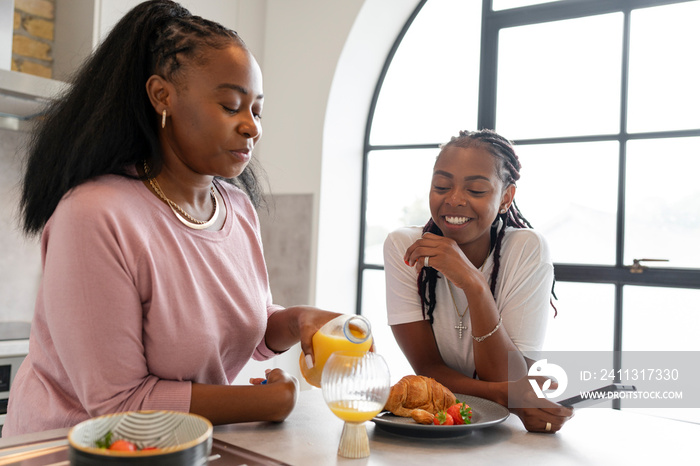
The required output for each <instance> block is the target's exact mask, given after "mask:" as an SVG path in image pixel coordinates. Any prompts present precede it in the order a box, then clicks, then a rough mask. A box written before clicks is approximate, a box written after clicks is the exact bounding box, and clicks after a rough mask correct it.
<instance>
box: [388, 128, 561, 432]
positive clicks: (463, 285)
mask: <svg viewBox="0 0 700 466" xmlns="http://www.w3.org/2000/svg"><path fill="white" fill-rule="evenodd" d="M519 169H520V162H519V161H518V158H517V156H516V154H515V152H514V150H513V147H512V145H511V144H510V142H509V141H508V140H506V139H504V138H503V137H501V136H499V135H498V134H496V133H495V132H493V131H489V130H482V131H478V132H467V131H462V132H460V135H459V137H455V138H452V140H451V141H450V142H448V143H447V144H445V145H444V146H443V147H442V149H441V151H440V154H439V155H438V157H437V160H436V162H435V166H434V169H433V178H432V182H431V189H430V212H431V219H430V220H429V221H428V223H427V224H426V225H425V227H406V228H402V229H399V230H397V231H394V232H392V233H391V234H390V235H389V237H388V238H387V240H386V242H385V244H384V264H385V271H386V281H387V309H388V316H389V325H391V329H392V331H393V333H394V336H395V338H396V341H397V342H398V344H399V346H400V347H401V350H402V351H403V353H404V354H405V355H406V357H407V359H408V361H409V362H410V363H411V366H412V367H413V369H414V370H415V371H416V373H417V374H420V375H425V376H428V377H432V378H434V379H436V380H437V381H439V382H441V383H442V384H443V385H445V386H447V387H448V388H450V389H451V390H452V391H453V392H456V393H463V394H470V395H474V396H479V397H482V398H487V399H490V400H493V401H495V402H497V403H500V404H502V405H504V406H508V405H509V396H510V397H511V398H510V400H511V402H512V401H515V403H511V404H513V405H517V406H532V407H527V408H513V409H511V410H512V411H513V412H514V413H515V414H517V415H518V416H519V417H520V418H521V420H522V422H523V424H524V425H525V427H526V428H527V429H528V430H530V431H536V432H556V431H558V430H559V429H560V428H561V427H562V425H563V424H564V423H565V422H566V421H567V420H568V419H569V418H570V417H571V416H572V414H573V412H572V410H571V409H569V408H564V407H561V406H559V405H557V404H555V403H551V402H549V401H547V400H537V399H536V398H534V399H533V397H535V394H534V392H533V391H532V388H531V387H530V385H529V383H528V381H527V380H526V378H525V376H526V374H527V368H528V359H527V358H526V354H528V353H535V352H537V351H539V350H540V349H541V346H542V343H543V341H544V336H545V332H546V329H547V318H548V313H549V312H550V310H551V307H550V293H551V290H552V284H553V280H554V271H553V265H552V261H551V259H550V257H549V250H548V248H547V244H546V242H545V240H544V238H543V237H542V236H541V235H540V234H539V233H537V232H536V231H534V230H532V228H531V226H530V224H529V223H528V222H527V220H526V219H525V218H524V217H523V216H522V215H521V213H520V211H519V210H518V208H517V206H516V205H515V202H514V197H515V191H516V187H515V182H516V181H517V180H518V179H519V178H520V174H519ZM555 312H556V311H555ZM509 352H510V353H511V354H520V355H521V357H517V358H512V359H511V361H510V368H509V358H508V355H509ZM509 369H510V373H509ZM509 378H510V380H511V381H510V382H509ZM535 405H536V406H535Z"/></svg>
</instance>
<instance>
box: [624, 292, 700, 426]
mask: <svg viewBox="0 0 700 466" xmlns="http://www.w3.org/2000/svg"><path fill="white" fill-rule="evenodd" d="M623 299H624V306H623V318H624V322H625V324H624V326H623V333H622V348H623V350H625V351H698V350H700V343H698V339H697V330H698V329H699V328H700V290H683V289H678V288H651V287H641V286H626V287H625V288H624V295H623ZM623 355H624V353H623ZM623 363H624V362H623ZM686 380H687V379H686ZM622 408H623V409H624V408H625V405H624V403H623V404H622ZM629 410H630V411H634V412H638V413H641V414H648V415H652V416H659V417H665V418H670V419H678V420H682V421H689V422H696V423H700V409H698V408H673V409H669V408H663V409H661V408H629Z"/></svg>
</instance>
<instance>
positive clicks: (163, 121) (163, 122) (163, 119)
mask: <svg viewBox="0 0 700 466" xmlns="http://www.w3.org/2000/svg"><path fill="white" fill-rule="evenodd" d="M167 114H168V112H167V111H166V110H165V109H163V118H161V120H160V127H161V128H165V117H166V116H167Z"/></svg>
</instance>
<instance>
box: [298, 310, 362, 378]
mask: <svg viewBox="0 0 700 466" xmlns="http://www.w3.org/2000/svg"><path fill="white" fill-rule="evenodd" d="M312 343H313V347H314V367H312V368H311V369H309V368H308V367H307V366H306V361H305V360H304V356H305V355H304V352H303V351H302V352H301V354H300V355H299V368H300V369H301V375H303V376H304V378H305V379H306V381H307V382H309V383H310V384H311V385H313V386H315V387H320V386H321V373H323V366H324V365H325V364H326V361H327V360H328V358H329V357H330V355H331V354H333V353H335V352H336V351H361V352H366V351H368V350H369V349H370V347H371V346H372V327H371V325H370V323H369V320H367V318H366V317H362V316H360V315H356V314H344V315H340V316H338V317H336V318H335V319H333V320H329V321H328V322H326V324H325V325H324V326H323V327H321V328H320V329H319V330H318V331H317V332H316V333H315V334H314V336H313V338H312Z"/></svg>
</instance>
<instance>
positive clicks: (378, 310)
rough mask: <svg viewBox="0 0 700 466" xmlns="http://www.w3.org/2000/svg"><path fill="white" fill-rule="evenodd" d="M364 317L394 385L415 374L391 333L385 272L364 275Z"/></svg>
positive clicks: (367, 272)
mask: <svg viewBox="0 0 700 466" xmlns="http://www.w3.org/2000/svg"><path fill="white" fill-rule="evenodd" d="M362 280H363V286H362V315H363V316H365V317H367V318H368V319H369V321H370V322H371V323H372V337H373V338H374V345H375V350H376V351H377V353H379V354H381V355H382V357H384V359H385V360H386V362H387V364H388V365H389V368H390V371H391V383H392V385H393V384H395V383H396V382H398V381H399V380H400V379H401V377H403V376H405V375H409V374H414V372H413V369H412V368H411V365H410V364H409V363H408V360H407V359H406V357H405V356H404V355H403V352H402V351H401V348H399V345H398V343H396V340H395V339H394V334H393V333H391V327H389V325H388V324H387V316H386V283H385V281H384V271H383V270H365V271H364V272H363V275H362Z"/></svg>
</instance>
